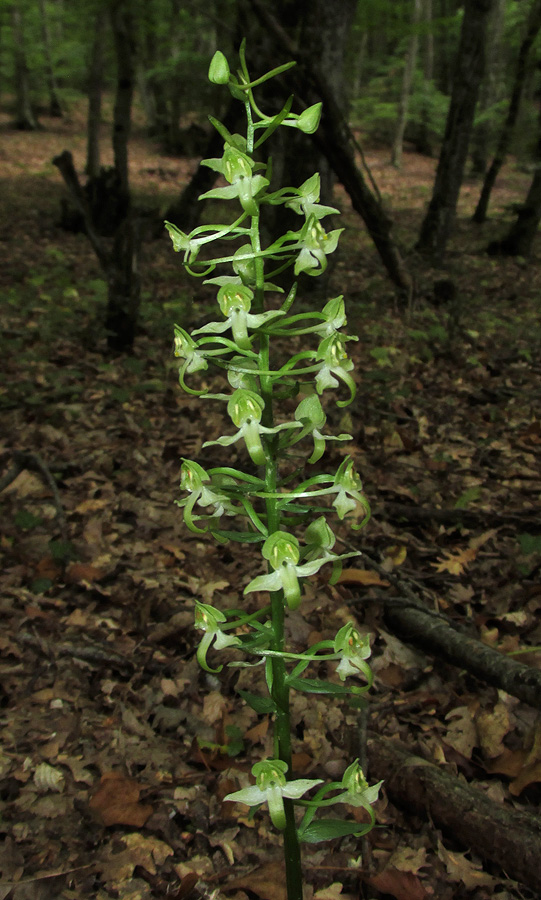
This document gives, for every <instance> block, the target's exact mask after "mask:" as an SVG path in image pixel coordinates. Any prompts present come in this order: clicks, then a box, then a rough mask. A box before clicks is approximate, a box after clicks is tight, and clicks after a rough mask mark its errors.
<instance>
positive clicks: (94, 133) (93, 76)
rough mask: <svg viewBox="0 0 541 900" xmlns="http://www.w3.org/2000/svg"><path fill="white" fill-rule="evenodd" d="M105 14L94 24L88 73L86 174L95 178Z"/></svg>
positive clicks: (97, 162)
mask: <svg viewBox="0 0 541 900" xmlns="http://www.w3.org/2000/svg"><path fill="white" fill-rule="evenodd" d="M105 25H106V12H105V9H101V10H99V11H98V13H97V14H96V19H95V22H94V41H93V44H92V51H91V56H90V67H89V71H88V118H87V144H86V173H87V175H88V176H89V178H97V177H98V175H99V173H100V125H101V95H102V89H103V41H104V37H105Z"/></svg>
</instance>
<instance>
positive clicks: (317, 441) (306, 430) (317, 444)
mask: <svg viewBox="0 0 541 900" xmlns="http://www.w3.org/2000/svg"><path fill="white" fill-rule="evenodd" d="M295 419H297V421H298V422H300V423H301V425H302V426H303V427H302V431H301V432H300V433H299V434H298V435H295V438H294V443H297V441H300V440H301V438H303V437H306V435H308V434H311V435H312V438H313V440H314V451H313V453H312V455H311V456H310V458H309V459H308V462H309V463H315V462H317V461H318V459H321V457H322V456H323V454H324V452H325V442H326V441H351V440H352V437H351V435H350V434H339V435H327V434H325V435H324V434H322V433H321V430H320V429H321V428H323V426H324V425H325V422H326V421H327V417H326V415H325V413H324V412H323V407H322V406H321V403H320V400H319V397H317V396H316V394H310V395H309V396H308V397H305V398H304V400H301V402H300V403H299V405H298V406H297V409H296V410H295Z"/></svg>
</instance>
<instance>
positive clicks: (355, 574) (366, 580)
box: [337, 569, 389, 587]
mask: <svg viewBox="0 0 541 900" xmlns="http://www.w3.org/2000/svg"><path fill="white" fill-rule="evenodd" d="M337 583H338V584H364V585H371V584H375V585H378V586H379V587H389V582H388V581H383V579H382V578H381V577H380V576H379V575H378V573H377V572H372V571H371V570H370V569H345V570H344V571H343V572H342V574H341V575H340V578H339V579H338V582H337Z"/></svg>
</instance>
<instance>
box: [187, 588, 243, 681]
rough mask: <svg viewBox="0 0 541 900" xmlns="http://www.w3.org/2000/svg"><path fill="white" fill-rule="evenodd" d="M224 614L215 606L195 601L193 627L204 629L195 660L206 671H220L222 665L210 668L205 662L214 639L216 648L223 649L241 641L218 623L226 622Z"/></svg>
mask: <svg viewBox="0 0 541 900" xmlns="http://www.w3.org/2000/svg"><path fill="white" fill-rule="evenodd" d="M226 621H227V619H226V616H225V615H224V613H223V612H220V610H219V609H216V607H215V606H209V605H208V604H207V603H199V601H198V600H196V601H195V622H194V624H195V627H196V628H197V629H199V631H204V632H205V633H204V635H203V638H202V640H201V642H200V644H199V647H198V648H197V653H196V656H197V661H198V663H199V665H200V666H201V668H202V669H205V671H206V672H221V671H222V669H223V666H218V668H217V669H211V668H210V666H209V665H208V663H207V653H208V651H209V648H210V645H211V644H212V642H213V641H214V647H215V648H216V650H224V648H225V647H238V646H239V645H240V643H241V641H240V638H238V637H235V636H234V635H232V634H225V632H223V631H222V629H221V628H220V624H221V623H223V622H226Z"/></svg>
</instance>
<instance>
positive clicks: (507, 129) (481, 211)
mask: <svg viewBox="0 0 541 900" xmlns="http://www.w3.org/2000/svg"><path fill="white" fill-rule="evenodd" d="M540 29H541V0H534V3H533V5H532V8H531V10H530V15H529V17H528V22H527V25H526V32H525V35H524V38H523V39H522V43H521V45H520V49H519V52H518V59H517V67H516V71H515V79H514V82H513V90H512V92H511V99H510V101H509V107H508V110H507V116H506V118H505V122H504V125H503V128H502V131H501V134H500V137H499V140H498V146H497V148H496V152H495V154H494V159H493V160H492V163H491V165H490V168H489V169H488V171H487V173H486V175H485V180H484V182H483V187H482V190H481V194H480V197H479V201H478V203H477V208H476V210H475V212H474V214H473V221H474V222H477V223H479V224H481V223H482V222H484V221H485V220H486V217H487V210H488V204H489V202H490V195H491V192H492V188H493V187H494V184H495V183H496V179H497V177H498V175H499V173H500V170H501V168H502V166H503V164H504V162H505V160H506V157H507V154H508V153H509V148H510V146H511V141H512V138H513V133H514V130H515V125H516V123H517V119H518V114H519V111H520V104H521V100H522V93H523V90H524V84H525V81H526V75H527V72H528V58H529V55H530V51H531V48H532V44H533V43H534V41H535V39H536V37H537V35H538V34H539V30H540Z"/></svg>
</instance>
